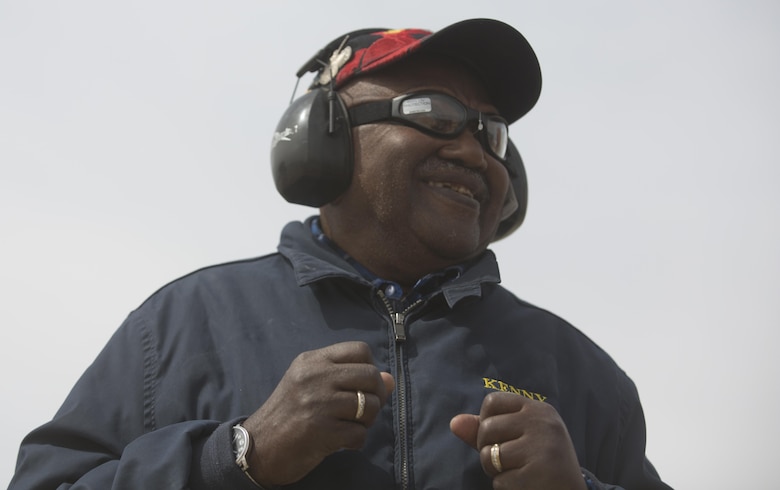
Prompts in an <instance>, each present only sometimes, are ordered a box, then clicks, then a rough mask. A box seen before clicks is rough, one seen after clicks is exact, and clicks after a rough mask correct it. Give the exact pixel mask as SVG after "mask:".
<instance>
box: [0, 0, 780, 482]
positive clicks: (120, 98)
mask: <svg viewBox="0 0 780 490" xmlns="http://www.w3.org/2000/svg"><path fill="white" fill-rule="evenodd" d="M443 5H445V4H444V3H442V2H429V3H426V2H420V1H419V0H418V1H407V0H396V1H395V2H376V3H371V2H357V1H352V2H349V1H331V2H318V3H313V2H312V3H311V4H309V5H307V6H306V7H305V8H303V7H301V5H300V4H290V3H283V2H276V3H271V2H267V1H260V0H254V1H249V0H234V1H230V2H204V1H192V0H187V1H185V0H178V1H171V0H158V1H150V0H138V1H134V2H123V3H118V2H105V1H98V0H71V1H68V2H63V1H53V0H37V1H34V2H30V1H23V0H0V230H1V231H0V261H1V262H0V318H2V323H1V324H0V325H1V328H2V330H0V332H1V335H2V339H1V340H0V363H2V373H3V375H2V376H3V382H2V383H3V387H4V395H3V397H4V401H3V408H2V410H3V417H2V422H0V424H2V427H1V428H0V432H1V433H2V434H3V435H4V437H3V439H2V442H0V484H1V483H2V482H3V481H7V480H9V479H10V477H11V474H12V472H13V465H14V461H15V458H16V451H17V448H18V444H19V442H20V440H21V438H22V437H23V435H24V434H26V433H27V432H29V431H30V430H31V429H33V428H34V427H36V426H38V425H40V424H42V423H44V422H45V421H47V420H48V419H49V418H51V416H52V415H53V414H54V412H55V411H56V410H57V408H58V407H59V405H60V403H61V402H62V401H63V399H64V397H65V395H66V394H67V392H68V391H69V390H70V388H71V387H72V385H73V383H74V382H75V381H76V379H77V378H78V376H79V375H80V374H81V372H82V371H83V370H84V369H85V368H86V367H87V366H88V365H89V363H90V362H91V361H92V360H93V359H94V357H95V356H96V355H97V353H98V351H99V350H100V349H101V347H102V346H103V345H104V344H105V342H106V341H107V340H108V338H109V336H110V335H111V334H112V333H113V331H114V330H115V329H116V328H117V327H118V326H119V324H120V323H121V322H122V320H123V319H124V317H125V316H126V315H127V313H128V312H129V311H130V310H132V309H133V308H135V307H136V306H137V305H139V304H140V303H141V302H142V301H143V300H144V299H145V298H146V297H147V296H148V295H150V294H151V293H153V292H154V291H155V290H156V289H157V288H158V287H160V286H162V285H163V284H165V283H166V282H168V281H170V280H172V279H174V278H176V277H178V276H181V275H183V274H186V273H188V272H190V271H192V270H194V269H196V268H199V267H202V266H205V265H209V264H213V263H218V262H223V261H228V260H233V259H239V258H245V257H252V256H257V255H263V254H265V253H268V252H271V251H273V250H275V246H276V243H277V239H278V235H279V231H280V230H281V227H282V226H283V224H284V223H286V222H287V221H290V220H293V219H302V218H305V217H306V216H308V215H309V214H312V210H310V209H307V208H303V207H300V206H293V205H290V204H287V203H286V202H284V201H283V200H282V198H281V197H279V196H278V195H277V194H276V191H275V190H274V187H273V184H272V182H271V178H270V169H269V165H268V154H269V151H270V150H269V142H270V139H271V134H272V131H273V128H274V127H275V125H276V122H277V120H278V117H279V116H280V115H281V113H282V111H283V110H284V108H285V106H286V105H287V103H288V101H289V98H290V95H291V94H292V90H293V86H294V82H295V78H294V72H295V71H296V70H297V69H298V68H299V67H300V66H301V65H302V64H303V62H304V61H306V60H307V59H308V58H309V57H310V56H311V55H312V54H313V53H314V52H315V51H317V50H318V49H319V48H320V47H321V46H322V45H324V44H325V42H327V41H329V40H331V39H332V38H334V37H336V36H337V35H339V34H342V33H344V32H347V31H350V30H353V29H356V28H361V27H426V28H432V29H438V28H441V27H443V26H445V25H448V24H450V23H452V22H454V21H457V20H462V19H465V18H470V17H491V18H497V19H500V20H503V21H505V22H507V23H509V24H512V25H513V26H515V27H516V28H518V29H519V30H520V31H521V32H523V33H524V34H525V35H526V37H527V38H528V39H529V41H530V42H531V44H532V45H533V46H534V48H535V50H536V52H537V54H538V56H539V58H540V61H541V65H542V72H543V76H544V88H543V91H542V97H541V99H540V101H539V103H538V105H537V106H536V108H535V109H534V110H533V111H531V113H530V114H529V115H528V116H526V117H525V118H524V119H523V120H521V121H520V122H518V123H516V124H514V125H513V126H512V128H511V130H510V131H511V134H512V137H513V139H514V140H515V142H516V143H517V144H518V147H519V148H520V151H521V152H522V153H523V157H524V159H525V161H526V166H527V170H528V175H529V180H530V207H529V213H528V217H527V220H526V222H525V224H524V225H523V227H521V228H520V230H518V231H517V232H516V233H515V234H514V235H512V236H511V237H510V238H508V239H506V240H504V241H501V242H499V243H497V244H496V246H495V247H494V249H495V251H496V253H497V254H498V256H499V260H500V262H501V264H502V275H503V277H504V283H505V285H506V286H507V287H508V288H509V289H511V290H512V291H513V292H515V293H516V294H517V295H518V296H520V297H522V298H523V299H525V300H527V301H530V302H532V303H535V304H537V305H540V306H542V307H545V308H547V309H550V310H551V311H553V312H555V313H557V314H559V315H560V316H562V317H564V318H566V319H567V320H569V321H570V322H572V323H573V324H574V325H576V326H577V327H578V328H580V329H581V330H583V331H584V332H585V333H586V334H587V335H589V336H590V337H591V338H592V339H593V340H595V341H596V342H597V343H599V344H600V345H601V346H602V347H604V348H605V349H606V350H607V351H608V352H609V353H610V354H611V355H612V356H613V357H614V358H615V360H616V361H617V362H618V363H619V364H620V365H621V366H622V367H623V368H624V369H625V370H626V371H627V372H628V374H629V375H630V376H631V377H632V378H633V379H634V381H636V383H637V385H638V387H639V392H640V396H641V397H642V400H643V403H644V407H645V412H646V417H647V422H648V455H649V456H650V458H651V460H652V461H653V462H654V463H655V465H656V467H657V468H658V470H659V471H660V472H661V474H662V475H663V476H664V477H665V479H666V480H667V481H668V482H669V483H670V484H672V485H673V486H675V487H679V488H686V487H687V488H709V489H726V488H734V487H737V486H739V487H755V488H768V487H767V485H769V484H770V482H772V484H774V482H776V480H777V475H776V469H775V466H776V461H777V456H778V451H777V449H776V441H777V440H778V439H780V424H779V423H778V422H777V421H776V420H777V418H776V414H777V413H778V412H780V406H779V405H780V383H779V382H778V374H780V373H779V371H780V361H778V356H777V355H776V354H775V353H774V348H775V345H777V342H778V339H779V338H780V334H778V330H779V327H780V301H778V297H780V192H778V190H777V186H778V182H779V181H780V165H778V164H779V163H780V138H778V130H780V96H778V92H777V90H778V87H780V66H778V65H779V61H778V60H780V31H778V27H777V26H778V25H780V4H778V3H776V2H773V1H758V0H740V1H736V0H735V1H731V2H726V1H715V0H711V1H703V0H699V1H684V2H681V1H671V0H656V1H654V2H643V3H642V4H641V5H640V4H639V2H624V1H618V0H604V1H592V2H580V1H575V0H568V1H549V2H531V1H519V0H512V1H500V0H497V1H491V2H472V1H470V2H464V1H455V2H447V3H446V5H447V7H446V9H445V8H443Z"/></svg>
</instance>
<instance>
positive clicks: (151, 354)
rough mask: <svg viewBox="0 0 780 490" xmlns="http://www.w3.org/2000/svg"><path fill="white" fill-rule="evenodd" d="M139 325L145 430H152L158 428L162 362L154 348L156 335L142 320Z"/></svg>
mask: <svg viewBox="0 0 780 490" xmlns="http://www.w3.org/2000/svg"><path fill="white" fill-rule="evenodd" d="M139 327H140V330H141V347H142V350H143V373H144V375H143V402H144V431H146V432H152V431H154V430H156V429H157V414H156V401H157V378H158V374H159V371H160V362H159V358H158V357H157V353H156V351H155V349H154V347H155V341H154V335H153V334H152V332H151V330H150V329H149V328H148V326H147V325H146V323H144V322H141V323H140V325H139Z"/></svg>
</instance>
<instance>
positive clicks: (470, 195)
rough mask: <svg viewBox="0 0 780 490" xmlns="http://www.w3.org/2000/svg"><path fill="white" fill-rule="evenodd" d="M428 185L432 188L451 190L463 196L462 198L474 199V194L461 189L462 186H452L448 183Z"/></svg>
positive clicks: (466, 189) (463, 188)
mask: <svg viewBox="0 0 780 490" xmlns="http://www.w3.org/2000/svg"><path fill="white" fill-rule="evenodd" d="M429 184H430V185H432V186H433V187H443V188H445V189H452V190H453V191H455V192H457V193H459V194H463V195H464V196H467V197H470V198H472V199H474V194H472V192H471V191H470V190H469V189H468V188H466V187H463V186H462V185H458V184H452V183H450V182H429Z"/></svg>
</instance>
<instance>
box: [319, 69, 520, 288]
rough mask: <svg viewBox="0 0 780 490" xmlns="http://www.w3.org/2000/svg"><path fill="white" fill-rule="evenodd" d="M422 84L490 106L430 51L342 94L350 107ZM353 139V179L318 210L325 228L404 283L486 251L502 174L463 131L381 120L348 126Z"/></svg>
mask: <svg viewBox="0 0 780 490" xmlns="http://www.w3.org/2000/svg"><path fill="white" fill-rule="evenodd" d="M422 91H426V92H439V93H444V94H447V95H450V96H452V97H455V98H456V99H458V100H459V101H460V102H461V103H463V104H464V105H466V106H468V107H472V108H474V109H476V110H478V111H481V112H483V113H488V114H496V113H497V112H498V111H497V110H496V108H495V107H494V106H492V105H491V104H490V103H489V99H488V97H487V94H486V92H485V89H484V87H483V86H482V84H481V83H480V82H479V81H478V79H477V78H476V76H474V74H472V73H471V72H470V71H468V70H467V69H466V68H465V67H464V66H462V65H460V64H458V63H455V62H453V61H449V60H443V59H441V58H432V57H412V58H411V59H409V60H405V61H402V62H399V63H397V64H395V65H392V66H390V67H388V68H386V69H384V70H382V71H380V72H377V73H376V74H374V75H369V76H364V77H361V78H358V79H356V80H355V81H353V82H351V83H349V84H347V85H346V86H345V87H344V88H343V89H342V90H340V95H341V97H342V98H343V100H344V102H345V103H346V105H347V106H348V107H352V106H355V105H357V104H359V103H362V102H367V101H371V100H383V99H390V98H393V97H395V96H398V95H401V94H408V93H414V92H422ZM353 141H354V146H355V159H354V164H355V167H354V174H353V178H352V183H351V185H350V187H349V188H348V189H347V191H346V192H345V193H344V194H343V195H342V196H340V197H339V198H338V199H337V200H336V201H334V202H333V203H330V204H328V205H326V206H324V207H323V208H322V209H321V217H322V223H323V228H324V230H325V233H326V234H327V235H328V236H329V237H330V238H331V239H332V240H334V241H335V242H336V243H337V244H338V245H339V246H340V247H341V248H343V249H344V250H345V251H346V252H348V253H349V254H350V255H352V256H353V257H354V258H355V259H357V260H358V261H359V262H360V263H361V264H363V265H364V266H366V267H368V269H370V270H371V271H372V272H374V273H376V274H378V275H379V276H381V277H383V278H385V279H391V280H395V281H398V282H400V283H401V284H403V285H407V286H408V285H410V284H413V283H414V282H415V281H416V280H417V279H419V278H420V277H422V276H423V275H425V274H427V273H430V272H433V271H436V270H440V269H442V268H444V267H447V266H449V265H453V264H456V263H460V262H463V261H464V260H468V259H470V258H472V257H475V256H476V255H478V254H480V253H481V252H482V251H484V250H485V248H487V246H488V244H489V243H490V241H491V240H492V238H493V236H494V235H495V232H496V229H497V227H498V224H499V221H500V218H501V210H502V207H503V203H504V199H505V198H506V194H507V190H508V188H509V176H508V174H507V171H506V168H505V167H504V165H503V164H502V163H501V162H499V161H498V160H496V159H494V158H493V157H492V156H490V154H489V153H488V152H487V151H486V150H485V149H484V148H483V147H482V144H481V143H480V141H479V139H478V137H477V135H475V134H473V132H472V131H471V130H469V128H467V129H466V130H464V131H463V132H462V133H461V134H460V135H459V136H458V137H456V138H454V139H442V138H438V137H435V136H429V135H427V134H424V133H422V132H421V131H419V130H417V129H414V128H411V127H407V126H403V125H400V124H396V123H392V122H389V121H382V122H377V123H371V124H366V125H362V126H358V127H355V128H353Z"/></svg>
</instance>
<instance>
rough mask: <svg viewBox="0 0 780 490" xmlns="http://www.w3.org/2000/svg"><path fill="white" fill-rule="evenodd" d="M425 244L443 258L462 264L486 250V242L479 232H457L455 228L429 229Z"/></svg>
mask: <svg viewBox="0 0 780 490" xmlns="http://www.w3.org/2000/svg"><path fill="white" fill-rule="evenodd" d="M426 231H428V233H426V234H425V238H424V239H423V241H424V242H427V243H428V247H429V248H430V249H431V250H434V251H435V252H436V254H437V255H438V256H440V257H442V258H445V259H447V260H448V261H452V262H462V261H464V260H468V259H470V258H472V257H474V256H475V255H477V254H479V253H481V252H482V251H483V250H485V248H486V241H485V240H482V239H481V236H480V233H479V231H473V230H470V231H467V232H464V231H462V230H457V229H455V228H445V229H441V228H439V231H437V230H436V229H434V228H429V229H428V230H426Z"/></svg>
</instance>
